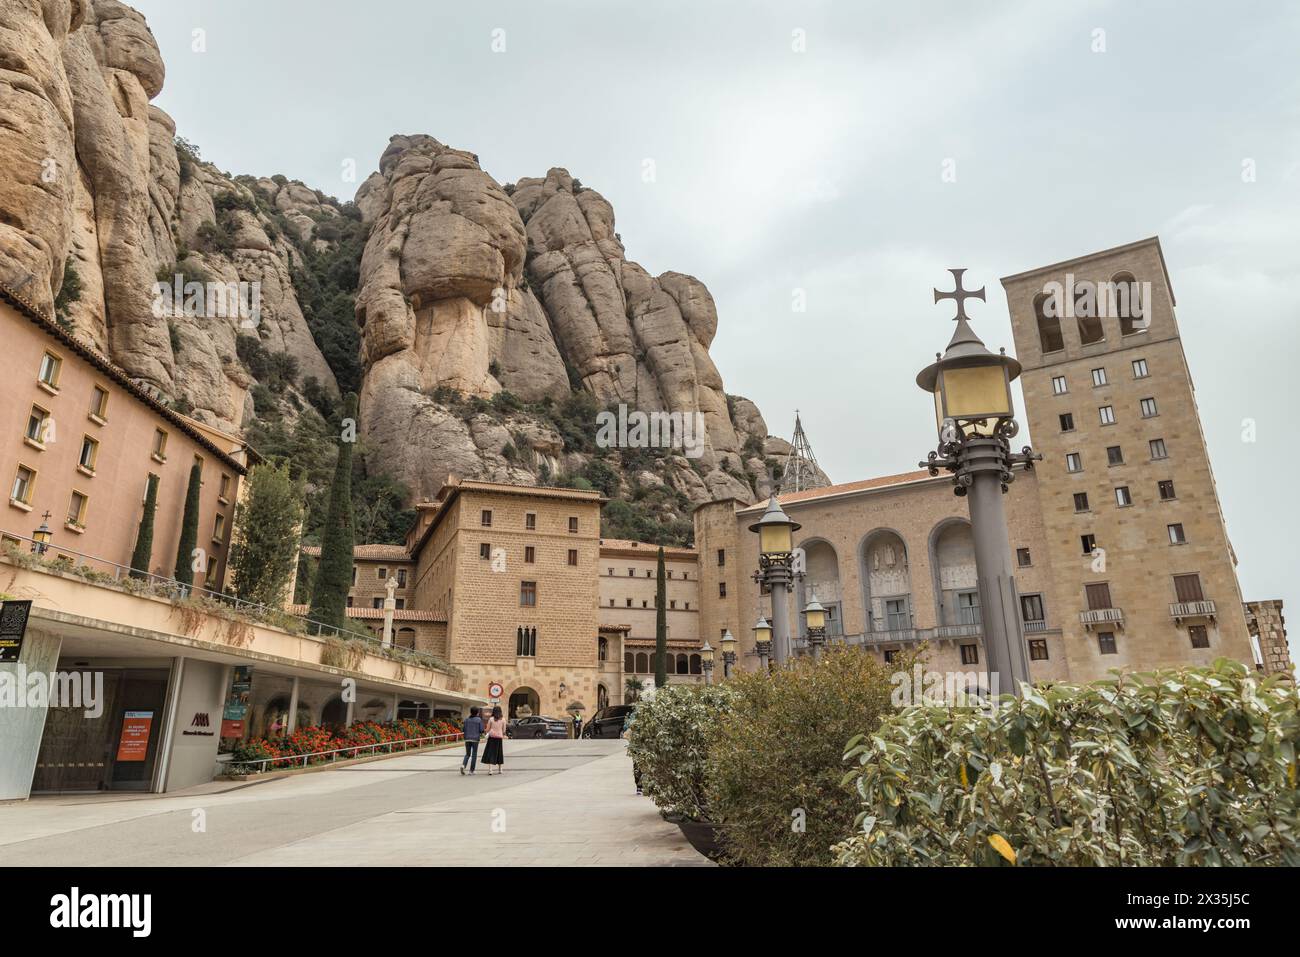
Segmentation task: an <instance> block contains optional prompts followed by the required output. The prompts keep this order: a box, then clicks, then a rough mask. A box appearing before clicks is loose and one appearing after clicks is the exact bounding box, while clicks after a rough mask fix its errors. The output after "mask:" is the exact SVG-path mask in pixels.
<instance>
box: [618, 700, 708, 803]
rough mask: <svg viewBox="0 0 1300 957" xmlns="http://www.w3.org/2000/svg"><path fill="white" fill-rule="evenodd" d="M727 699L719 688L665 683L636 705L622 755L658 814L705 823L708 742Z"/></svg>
mask: <svg viewBox="0 0 1300 957" xmlns="http://www.w3.org/2000/svg"><path fill="white" fill-rule="evenodd" d="M731 699H732V694H731V691H730V690H729V689H728V688H726V687H724V686H718V685H685V684H668V685H665V686H664V687H662V688H659V689H658V690H657V691H655V693H654V695H653V696H652V697H650V698H649V699H648V700H646V701H642V702H639V703H638V704H637V707H636V718H635V720H633V722H632V728H631V730H630V731H629V732H628V743H627V751H628V754H629V755H631V757H632V760H633V761H634V762H636V766H637V770H638V771H640V772H641V788H642V790H643V791H644V792H645V793H646V794H647V795H649V796H650V797H651V798H652V799H653V800H654V802H655V804H657V805H658V806H659V807H660V808H661V809H662V810H663V811H665V812H667V813H669V814H680V815H682V816H684V817H687V818H689V819H690V820H693V821H701V820H708V819H709V817H710V812H709V808H708V799H707V797H706V795H705V789H704V779H705V774H706V765H707V761H708V756H709V741H710V739H711V738H712V737H713V736H714V735H715V734H716V732H717V728H718V722H719V720H720V719H721V718H722V716H723V715H724V714H726V712H727V711H728V709H730V707H731Z"/></svg>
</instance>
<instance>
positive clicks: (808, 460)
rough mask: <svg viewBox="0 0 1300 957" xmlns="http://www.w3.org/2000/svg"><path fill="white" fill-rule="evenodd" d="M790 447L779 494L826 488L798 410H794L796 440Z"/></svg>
mask: <svg viewBox="0 0 1300 957" xmlns="http://www.w3.org/2000/svg"><path fill="white" fill-rule="evenodd" d="M790 446H791V448H790V454H789V456H787V457H786V460H785V469H784V471H782V472H781V487H780V489H779V491H778V494H781V495H784V494H785V493H786V492H803V491H806V490H807V489H810V488H824V487H825V486H826V479H825V478H824V477H823V475H822V471H821V469H819V468H818V467H817V456H815V455H813V450H812V445H811V444H809V442H808V436H807V435H805V434H804V431H803V422H802V421H800V419H799V410H798V409H795V410H794V438H792V439H791V440H790Z"/></svg>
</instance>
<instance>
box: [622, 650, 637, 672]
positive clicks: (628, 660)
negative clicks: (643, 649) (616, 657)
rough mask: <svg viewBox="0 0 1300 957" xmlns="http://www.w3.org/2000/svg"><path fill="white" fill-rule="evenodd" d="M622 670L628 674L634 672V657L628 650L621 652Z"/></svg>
mask: <svg viewBox="0 0 1300 957" xmlns="http://www.w3.org/2000/svg"><path fill="white" fill-rule="evenodd" d="M623 670H624V671H626V672H627V673H628V674H635V673H636V658H635V657H634V656H633V654H632V652H630V651H625V652H623Z"/></svg>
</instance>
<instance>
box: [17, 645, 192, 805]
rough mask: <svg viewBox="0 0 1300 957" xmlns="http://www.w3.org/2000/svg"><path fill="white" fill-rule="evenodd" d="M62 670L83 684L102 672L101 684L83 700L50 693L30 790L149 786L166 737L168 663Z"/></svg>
mask: <svg viewBox="0 0 1300 957" xmlns="http://www.w3.org/2000/svg"><path fill="white" fill-rule="evenodd" d="M59 674H60V675H67V676H72V675H75V676H78V677H79V679H80V682H81V685H82V686H83V687H85V688H94V687H95V686H94V682H95V680H96V676H102V679H103V690H102V693H100V692H98V690H96V692H95V694H96V697H95V699H94V700H92V699H89V698H87V697H85V696H84V695H83V697H82V699H81V701H79V702H68V701H66V700H58V701H56V700H53V697H54V696H53V695H51V699H52V700H51V701H50V709H49V711H48V713H47V714H46V717H45V732H44V734H43V735H42V736H41V750H40V754H39V755H38V757H37V759H36V773H35V775H34V777H33V778H32V791H33V792H37V791H44V792H52V791H148V790H149V787H150V785H151V784H152V782H153V775H154V767H155V765H156V764H157V760H158V750H159V744H160V742H161V740H162V733H163V708H164V706H165V704H166V701H167V680H168V677H169V675H170V672H169V671H168V669H166V668H103V669H95V670H91V669H85V668H81V669H70V670H69V669H64V668H62V667H60V669H59ZM68 704H75V705H76V706H75V707H68V706H66V705H68ZM55 705H59V707H55ZM86 705H91V706H92V707H91V709H90V710H91V711H92V713H91V714H87V708H86Z"/></svg>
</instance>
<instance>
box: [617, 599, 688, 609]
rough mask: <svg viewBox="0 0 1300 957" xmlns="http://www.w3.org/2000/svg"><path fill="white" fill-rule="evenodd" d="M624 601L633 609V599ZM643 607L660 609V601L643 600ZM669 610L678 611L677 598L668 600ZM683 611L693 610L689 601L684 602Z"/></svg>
mask: <svg viewBox="0 0 1300 957" xmlns="http://www.w3.org/2000/svg"><path fill="white" fill-rule="evenodd" d="M623 600H624V601H625V602H626V605H625V606H624V607H627V608H631V607H632V599H631V598H625V599H623ZM609 607H610V608H613V607H614V599H612V598H611V599H610V600H609ZM641 607H642V608H658V607H659V601H658V599H654V598H642V599H641ZM668 608H669V609H670V610H672V609H676V608H677V599H676V598H670V599H668ZM682 610H683V611H690V610H691V603H690V602H689V601H687V602H682Z"/></svg>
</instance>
